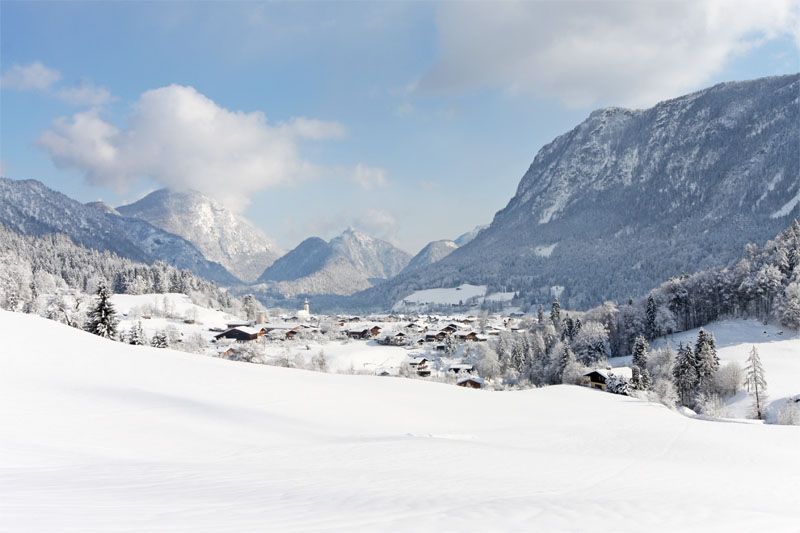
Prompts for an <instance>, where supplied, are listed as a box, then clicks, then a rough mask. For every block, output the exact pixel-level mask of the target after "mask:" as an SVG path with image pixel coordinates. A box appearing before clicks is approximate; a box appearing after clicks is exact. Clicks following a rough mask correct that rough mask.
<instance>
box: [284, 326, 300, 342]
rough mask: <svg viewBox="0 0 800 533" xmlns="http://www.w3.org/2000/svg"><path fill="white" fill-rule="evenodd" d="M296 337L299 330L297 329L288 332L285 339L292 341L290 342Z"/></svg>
mask: <svg viewBox="0 0 800 533" xmlns="http://www.w3.org/2000/svg"><path fill="white" fill-rule="evenodd" d="M296 336H297V330H296V329H290V330H289V331H287V332H286V334H285V335H284V338H285V339H286V340H287V341H290V340H292V339H294V338H295V337H296Z"/></svg>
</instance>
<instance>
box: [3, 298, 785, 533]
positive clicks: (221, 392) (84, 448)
mask: <svg viewBox="0 0 800 533" xmlns="http://www.w3.org/2000/svg"><path fill="white" fill-rule="evenodd" d="M0 325H2V331H3V332H4V333H5V338H4V339H3V343H2V348H0V530H4V531H81V532H85V531H144V530H149V531H154V530H158V531H192V532H198V531H215V532H216V531H321V530H340V531H376V530H378V531H387V530H405V531H431V530H437V531H456V530H459V531H463V530H472V531H491V530H494V531H500V530H502V531H509V530H516V531H523V530H524V531H531V530H537V531H587V530H592V531H676V530H680V531H725V532H728V531H753V530H758V531H797V527H798V523H800V510H798V507H797V495H798V493H800V460H799V458H798V453H800V452H798V442H800V428H797V427H787V426H764V425H755V424H739V423H719V422H707V421H701V420H695V419H691V418H687V417H683V416H681V415H679V414H676V413H674V412H672V411H669V410H668V409H666V408H664V407H662V406H659V405H655V404H650V403H645V402H641V401H638V400H634V399H631V398H627V397H622V396H615V395H611V394H606V393H603V392H599V391H593V390H589V389H584V388H578V387H569V386H557V387H549V388H545V389H539V390H528V391H518V392H489V391H483V390H468V389H462V388H458V387H455V386H452V385H445V384H437V383H428V382H423V381H420V380H407V379H396V378H381V377H373V376H351V375H336V374H323V373H313V372H307V371H299V370H291V369H284V368H276V367H269V366H262V365H251V364H246V363H235V362H231V361H224V360H220V359H215V358H209V357H203V356H195V355H189V354H183V353H178V352H173V351H170V350H156V349H152V348H148V347H136V346H129V345H124V344H121V343H114V342H111V341H106V340H103V339H100V338H97V337H93V336H91V335H88V334H86V333H83V332H81V331H78V330H75V329H70V328H68V327H66V326H63V325H61V324H57V323H55V322H49V321H47V320H45V319H42V318H39V317H35V316H31V315H22V314H13V313H8V312H5V311H0ZM765 359H766V358H765ZM768 372H769V368H768Z"/></svg>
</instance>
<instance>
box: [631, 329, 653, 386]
mask: <svg viewBox="0 0 800 533" xmlns="http://www.w3.org/2000/svg"><path fill="white" fill-rule="evenodd" d="M648 348H649V347H648V345H647V340H645V338H644V337H643V336H642V335H639V336H638V337H636V340H635V341H634V343H633V376H634V377H633V380H632V382H631V384H632V385H633V387H634V388H635V389H638V390H648V389H649V388H650V381H651V380H650V372H649V371H648V370H647V356H648V353H647V350H648ZM637 376H638V377H637Z"/></svg>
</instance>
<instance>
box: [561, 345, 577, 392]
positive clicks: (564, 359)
mask: <svg viewBox="0 0 800 533" xmlns="http://www.w3.org/2000/svg"><path fill="white" fill-rule="evenodd" d="M577 364H578V363H577V361H576V360H575V352H573V351H572V348H571V347H570V345H569V344H565V345H564V348H563V349H562V350H561V357H560V358H559V360H558V367H557V370H556V372H557V373H558V375H557V376H555V377H556V378H557V379H558V381H560V382H561V383H565V381H564V379H565V378H568V376H565V373H567V372H568V370H569V369H570V368H572V367H576V366H577Z"/></svg>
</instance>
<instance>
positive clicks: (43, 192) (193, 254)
mask: <svg viewBox="0 0 800 533" xmlns="http://www.w3.org/2000/svg"><path fill="white" fill-rule="evenodd" d="M0 222H2V223H3V224H5V225H6V226H8V227H9V228H11V229H13V230H16V231H18V232H20V233H24V234H30V235H42V234H47V233H63V234H65V235H67V236H68V237H70V239H72V240H73V241H74V242H75V243H76V244H79V245H81V246H85V247H87V248H91V249H94V250H101V251H102V250H108V251H111V252H114V253H116V254H117V255H120V256H122V257H125V258H128V259H132V260H135V261H141V262H144V263H153V262H154V261H164V262H165V263H169V264H171V265H173V266H176V267H178V268H182V269H186V270H190V271H192V272H194V273H195V274H197V275H199V276H201V277H204V278H206V279H209V280H211V281H215V282H218V283H222V284H231V283H235V282H236V281H237V280H236V278H234V277H233V276H232V275H231V274H230V273H229V272H228V271H227V270H225V269H224V268H223V267H222V266H220V265H219V264H217V263H214V262H211V261H209V260H207V259H206V258H205V257H204V256H203V254H201V253H200V252H199V251H198V250H197V248H195V246H194V245H193V244H192V243H190V242H189V241H187V240H185V239H183V238H182V237H179V236H177V235H174V234H172V233H168V232H166V231H163V230H161V229H159V228H156V227H155V226H152V225H151V224H149V223H147V222H145V221H143V220H139V219H135V218H128V217H123V216H120V215H119V214H117V213H116V212H115V211H114V210H113V209H112V210H110V209H108V208H107V206H104V204H98V203H93V204H92V205H84V204H82V203H80V202H78V201H76V200H73V199H71V198H69V197H67V196H66V195H64V194H61V193H59V192H57V191H54V190H52V189H49V188H48V187H46V186H44V185H43V184H42V183H40V182H38V181H35V180H11V179H7V178H0Z"/></svg>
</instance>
